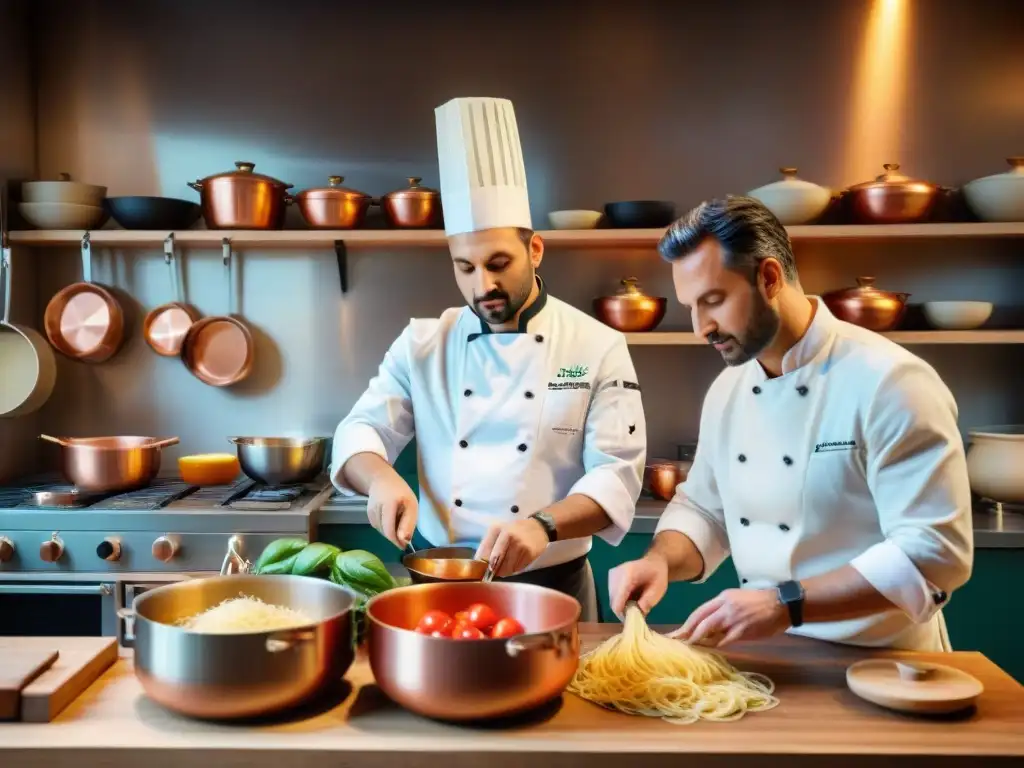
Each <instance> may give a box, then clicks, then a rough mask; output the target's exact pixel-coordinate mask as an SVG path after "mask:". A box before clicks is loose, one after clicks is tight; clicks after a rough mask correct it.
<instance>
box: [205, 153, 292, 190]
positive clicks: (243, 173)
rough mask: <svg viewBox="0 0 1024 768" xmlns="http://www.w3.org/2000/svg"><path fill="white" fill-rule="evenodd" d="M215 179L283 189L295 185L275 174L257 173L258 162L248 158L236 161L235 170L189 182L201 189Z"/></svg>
mask: <svg viewBox="0 0 1024 768" xmlns="http://www.w3.org/2000/svg"><path fill="white" fill-rule="evenodd" d="M214 181H220V182H227V183H230V184H232V185H241V186H251V185H262V184H270V185H271V186H273V187H280V188H281V189H282V190H285V189H291V188H292V187H293V186H294V185H293V184H286V183H285V182H283V181H281V180H280V179H275V178H274V177H273V176H267V175H265V174H262V173H256V164H255V163H250V162H248V161H247V160H238V161H236V162H235V170H233V171H224V172H223V173H215V174H213V175H212V176H207V177H206V178H205V179H200V180H199V181H195V182H189V186H190V187H192V188H193V189H201V188H202V187H203V186H205V185H207V184H209V183H210V182H214Z"/></svg>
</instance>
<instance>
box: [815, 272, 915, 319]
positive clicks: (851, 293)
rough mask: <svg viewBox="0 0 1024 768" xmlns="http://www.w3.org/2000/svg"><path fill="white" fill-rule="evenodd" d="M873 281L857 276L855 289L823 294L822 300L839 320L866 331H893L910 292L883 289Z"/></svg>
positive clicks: (901, 315)
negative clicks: (877, 286)
mask: <svg viewBox="0 0 1024 768" xmlns="http://www.w3.org/2000/svg"><path fill="white" fill-rule="evenodd" d="M874 284H875V278H873V277H858V278H857V287H856V288H843V289H842V290H839V291H832V292H830V293H826V294H825V295H823V296H822V297H821V300H822V301H824V302H825V306H826V307H828V308H829V311H830V312H831V313H832V314H833V315H835V316H836V317H838V318H839V319H840V320H845V321H846V322H848V323H853V324H854V325H859V326H860V327H862V328H867V329H868V330H869V331H889V330H892V329H893V328H895V327H896V326H897V325H898V324H899V322H900V320H901V319H902V318H903V313H904V312H905V311H906V309H907V299H909V298H910V294H909V293H896V292H894V291H882V290H879V289H878V288H875V287H874Z"/></svg>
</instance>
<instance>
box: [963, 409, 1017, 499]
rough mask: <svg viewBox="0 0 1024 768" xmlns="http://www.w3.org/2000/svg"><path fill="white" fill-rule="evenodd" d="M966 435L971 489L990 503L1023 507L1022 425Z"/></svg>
mask: <svg viewBox="0 0 1024 768" xmlns="http://www.w3.org/2000/svg"><path fill="white" fill-rule="evenodd" d="M968 435H969V437H970V443H971V445H970V447H969V448H968V449H967V474H968V476H969V478H970V482H971V490H972V491H974V492H975V493H976V494H978V495H979V496H981V497H983V498H986V499H991V500H993V501H1002V502H1007V503H1012V504H1024V471H1022V468H1024V426H1020V425H1016V426H1002V427H986V428H984V429H977V430H972V431H971V432H970V433H968Z"/></svg>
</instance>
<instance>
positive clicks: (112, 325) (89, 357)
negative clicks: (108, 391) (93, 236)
mask: <svg viewBox="0 0 1024 768" xmlns="http://www.w3.org/2000/svg"><path fill="white" fill-rule="evenodd" d="M43 329H44V330H45V331H46V338H47V339H49V340H50V344H51V345H52V346H53V348H54V349H56V350H57V351H58V352H60V353H61V354H62V355H64V356H65V357H70V358H71V359H72V360H80V361H81V362H83V363H102V362H105V361H106V360H109V359H110V358H111V357H113V356H114V355H115V354H117V351H118V350H119V349H120V348H121V345H122V344H123V343H124V312H123V311H122V309H121V304H120V302H118V300H117V299H116V298H115V297H114V294H112V293H111V292H110V291H108V290H107V289H106V288H104V287H103V286H100V285H96V284H95V283H93V282H92V247H91V245H90V242H89V233H88V232H86V233H85V234H84V235H83V236H82V282H80V283H72V284H71V285H69V286H67V287H66V288H63V289H61V290H60V291H59V292H58V293H57V295H56V296H54V297H53V298H52V299H50V303H49V304H47V305H46V312H45V313H44V315H43Z"/></svg>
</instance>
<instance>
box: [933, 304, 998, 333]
mask: <svg viewBox="0 0 1024 768" xmlns="http://www.w3.org/2000/svg"><path fill="white" fill-rule="evenodd" d="M991 315H992V302H989V301H926V302H925V303H924V316H925V317H926V318H927V319H928V322H929V323H930V324H931V325H932V326H934V327H935V328H942V329H945V330H950V331H968V330H972V329H974V328H980V327H981V326H983V325H984V324H985V321H986V320H988V319H989V317H991Z"/></svg>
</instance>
